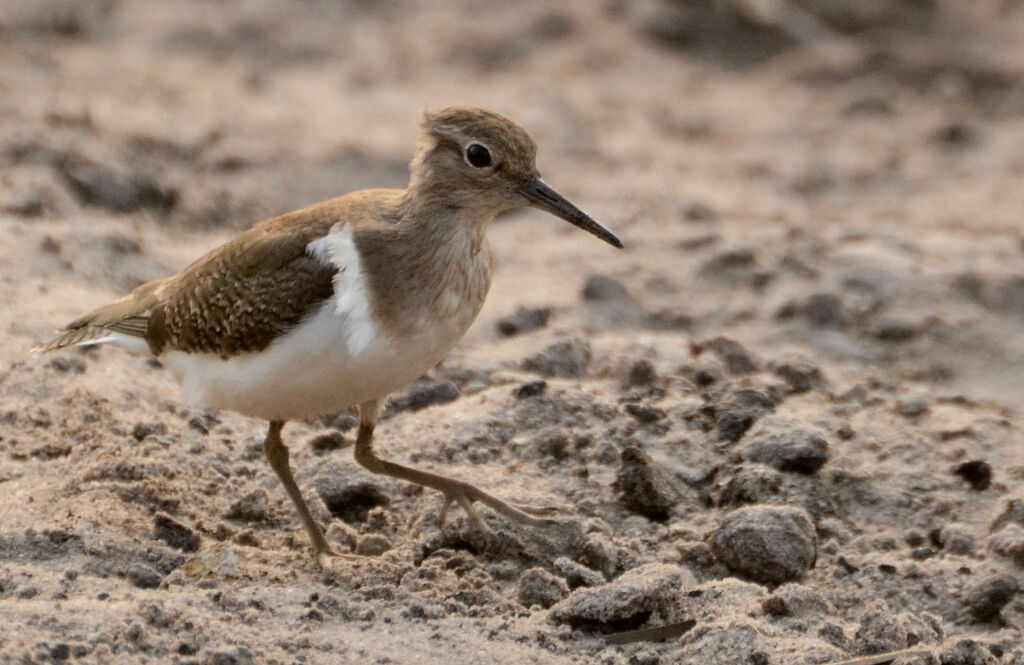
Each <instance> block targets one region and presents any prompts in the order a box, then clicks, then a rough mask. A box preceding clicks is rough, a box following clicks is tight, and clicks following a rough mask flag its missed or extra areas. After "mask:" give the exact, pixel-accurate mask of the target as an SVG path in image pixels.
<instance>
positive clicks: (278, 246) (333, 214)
mask: <svg viewBox="0 0 1024 665" xmlns="http://www.w3.org/2000/svg"><path fill="white" fill-rule="evenodd" d="M400 196H401V190H368V191H364V192H356V193H353V194H348V195H346V196H342V197H338V198H336V199H330V200H328V201H324V202H322V203H319V204H316V205H313V206H310V207H308V208H304V209H302V210H297V211H295V212H292V213H288V214H286V215H282V216H280V217H275V218H274V219H271V220H267V221H265V222H263V223H261V224H257V225H256V226H254V227H253V228H252V229H250V230H248V231H246V232H245V233H243V234H241V235H240V236H238V237H237V238H235V239H234V240H232V241H230V242H228V243H227V244H225V245H222V246H221V247H219V248H217V249H215V250H213V251H212V252H210V253H209V254H206V255H205V256H203V257H201V258H200V259H199V260H197V261H196V262H194V263H193V264H192V265H190V266H189V267H187V268H185V269H184V270H183V271H181V272H180V273H178V274H177V275H173V276H171V277H167V278H165V279H161V280H157V281H154V282H149V283H148V284H143V285H142V286H140V287H139V288H137V289H135V290H134V291H132V293H131V294H129V295H127V296H125V297H124V298H121V299H120V300H117V301H115V302H113V303H110V304H109V305H105V306H103V307H100V308H98V309H95V310H93V311H92V312H89V313H88V314H86V315H84V316H82V317H80V318H78V319H77V320H75V321H73V322H72V323H71V324H69V325H68V326H67V327H66V328H65V329H64V330H63V331H62V332H61V334H60V335H59V336H58V337H57V338H56V339H54V340H53V341H51V342H49V343H47V344H44V345H41V346H39V347H37V348H36V349H35V351H36V352H46V351H51V350H53V349H59V348H62V347H65V346H70V345H72V344H79V343H88V342H91V341H99V340H101V339H103V338H104V337H105V336H107V335H109V334H110V333H121V334H124V335H129V336H133V337H140V338H143V339H145V341H146V342H147V343H148V344H149V348H150V350H151V351H152V352H153V353H154V354H157V355H159V354H160V353H162V352H163V351H165V350H166V349H177V350H181V351H186V352H190V353H203V352H206V353H217V354H219V355H221V356H222V357H228V356H231V355H234V354H238V353H246V352H250V351H259V350H261V349H264V348H266V347H267V346H268V345H269V344H270V343H271V342H272V341H273V340H274V339H275V338H276V337H278V336H279V335H281V334H282V333H284V332H286V331H288V330H289V329H290V328H292V327H294V326H295V325H297V324H298V323H299V322H300V321H301V320H302V318H303V317H304V316H305V315H306V314H308V313H309V312H311V311H312V310H314V309H315V308H316V307H318V306H319V305H320V304H321V303H323V302H324V301H325V300H327V299H328V298H330V297H331V296H332V295H333V284H332V280H333V277H334V274H335V273H336V272H337V270H338V268H337V267H336V266H334V265H331V264H330V263H329V262H328V261H322V260H321V259H320V258H317V257H313V256H310V255H309V254H308V253H307V251H306V248H307V246H308V245H309V243H310V242H312V241H314V240H316V239H318V238H321V237H323V236H324V235H326V234H327V233H328V231H329V230H330V229H331V227H332V226H333V225H335V224H337V223H345V224H354V225H359V226H365V225H367V224H370V225H373V224H379V223H381V220H382V219H383V220H387V218H388V215H389V214H390V213H389V211H390V210H392V209H393V208H394V206H395V204H396V202H397V201H398V200H399V198H400Z"/></svg>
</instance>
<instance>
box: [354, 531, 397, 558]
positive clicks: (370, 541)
mask: <svg viewBox="0 0 1024 665" xmlns="http://www.w3.org/2000/svg"><path fill="white" fill-rule="evenodd" d="M390 549H391V541H390V540H388V539H387V538H386V537H385V536H382V535H381V534H379V533H368V534H366V535H364V536H360V538H359V540H358V541H357V542H356V548H355V553H356V554H358V555H360V556H379V555H381V554H384V553H385V552H387V551H388V550H390Z"/></svg>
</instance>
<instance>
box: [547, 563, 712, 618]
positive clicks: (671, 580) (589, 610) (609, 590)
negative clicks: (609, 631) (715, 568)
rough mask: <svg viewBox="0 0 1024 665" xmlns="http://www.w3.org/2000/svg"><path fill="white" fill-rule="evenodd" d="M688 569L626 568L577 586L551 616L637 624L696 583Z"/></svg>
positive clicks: (659, 565) (665, 566)
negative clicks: (597, 583)
mask: <svg viewBox="0 0 1024 665" xmlns="http://www.w3.org/2000/svg"><path fill="white" fill-rule="evenodd" d="M695 584H696V580H695V579H694V577H693V573H691V572H690V571H689V570H688V569H686V568H683V567H681V566H673V565H669V564H663V563H651V564H646V565H643V566H639V567H638V568H633V569H632V570H629V571H626V572H625V573H623V574H622V575H621V576H620V577H618V578H616V579H614V580H612V581H611V582H608V583H607V584H603V585H601V586H597V587H591V588H581V589H577V590H576V591H574V592H573V593H572V595H570V596H569V597H568V598H566V599H565V600H563V601H562V602H560V603H558V604H557V605H555V606H554V607H553V608H552V609H551V618H552V619H554V620H555V621H557V622H559V623H565V624H569V625H572V626H584V627H591V626H608V625H609V624H612V625H614V626H623V627H636V626H635V625H634V624H642V623H643V622H644V621H646V619H647V617H648V616H650V614H651V613H652V612H653V611H655V610H658V609H661V608H663V607H664V606H665V605H667V604H669V603H671V602H672V601H673V600H675V599H676V597H677V595H678V594H679V589H680V588H681V587H689V586H694V585H695Z"/></svg>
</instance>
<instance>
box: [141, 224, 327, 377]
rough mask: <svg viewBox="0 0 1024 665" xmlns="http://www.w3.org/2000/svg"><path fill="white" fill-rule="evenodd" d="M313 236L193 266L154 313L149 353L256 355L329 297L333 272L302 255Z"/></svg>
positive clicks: (224, 253) (232, 251) (264, 243)
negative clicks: (247, 353) (174, 350)
mask: <svg viewBox="0 0 1024 665" xmlns="http://www.w3.org/2000/svg"><path fill="white" fill-rule="evenodd" d="M310 231H311V229H302V230H301V231H295V232H291V233H278V234H272V235H258V234H254V235H256V237H254V238H245V239H243V238H239V241H237V242H234V243H231V244H230V245H227V246H225V247H224V248H222V250H221V251H219V252H217V253H216V254H215V255H212V256H210V257H209V258H208V259H207V260H205V261H201V262H198V263H196V264H193V265H192V266H190V267H189V268H187V269H186V270H185V271H184V272H182V273H181V274H180V275H178V276H177V277H176V278H175V280H174V282H175V283H174V285H173V288H169V289H167V290H166V295H165V297H164V298H161V299H160V301H159V302H158V303H157V304H156V305H155V306H154V307H153V308H152V311H151V313H150V315H149V323H148V326H147V327H146V331H145V339H146V341H147V342H148V343H149V347H150V349H152V351H153V353H155V354H157V355H159V354H160V353H161V352H163V351H164V350H165V349H168V348H170V349H177V350H180V351H186V352H189V353H196V352H207V353H216V354H219V355H220V356H222V357H228V356H232V355H236V354H239V353H246V352H250V351H260V350H262V349H264V348H266V347H267V346H268V345H269V344H270V343H271V342H272V341H274V339H275V338H276V337H278V336H279V335H281V334H282V333H285V332H287V331H288V330H289V329H291V328H292V327H294V326H296V325H298V323H299V322H300V321H301V320H302V318H303V317H304V316H305V315H306V314H307V313H309V312H310V311H312V310H314V309H315V308H316V307H318V306H319V305H320V304H322V303H323V302H324V301H325V300H327V299H328V298H330V297H331V295H333V285H332V279H333V277H334V274H335V272H337V268H335V267H334V266H330V265H326V264H325V263H323V262H322V261H320V260H319V259H317V258H314V257H312V256H310V255H309V254H307V253H306V246H307V245H309V243H310V242H312V241H313V240H314V239H316V238H317V237H318V236H317V234H316V233H311V232H310Z"/></svg>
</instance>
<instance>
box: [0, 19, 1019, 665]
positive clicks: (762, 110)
mask: <svg viewBox="0 0 1024 665" xmlns="http://www.w3.org/2000/svg"><path fill="white" fill-rule="evenodd" d="M1022 38H1024V6H1021V4H1020V3H1018V2H1010V1H1003V0H976V1H975V2H971V3H958V2H954V1H953V0H914V1H913V2H910V1H896V0H892V1H885V0H872V1H871V2H863V3H839V2H828V1H826V0H788V1H787V0H769V1H767V2H752V1H748V0H729V1H728V2H722V1H718V2H712V1H711V0H707V1H696V2H679V1H670V0H647V1H643V2H622V1H615V0H608V1H603V2H597V3H595V2H591V1H590V0H574V1H572V2H565V3H558V4H557V6H556V5H554V4H551V3H546V2H542V1H540V0H536V1H533V0H531V1H528V2H519V3H501V2H497V1H495V0H455V1H454V2H449V3H413V2H404V1H400V0H388V1H387V2H380V3H366V2H358V1H355V0H352V1H345V2H327V1H326V0H313V1H312V2H305V3H301V4H292V3H288V4H285V3H277V2H271V1H270V0H260V1H258V2H240V1H237V0H226V1H223V2H216V3H210V2H200V1H198V0H194V1H193V0H189V1H187V2H179V3H129V2H124V1H123V0H122V1H119V0H83V1H82V2H76V3H64V2H58V1H56V0H45V1H43V2H38V1H34V0H32V1H30V0H2V1H0V165H2V166H0V232H2V235H3V242H2V243H0V335H2V343H0V506H2V510H0V626H2V629H0V660H2V661H3V662H11V663H63V662H81V663H111V662H117V663H179V664H181V665H184V664H203V665H206V664H215V665H230V664H238V665H247V664H250V663H279V664H291V663H314V664H315V663H349V662H352V663H355V662H358V663H367V662H376V663H420V662H422V663H428V662H429V663H436V662H451V661H452V659H453V658H459V659H461V660H462V661H465V662H473V663H504V664H517V663H563V662H576V663H602V664H607V665H656V664H665V665H668V664H672V663H707V664H712V665H713V664H716V663H722V664H725V663H730V664H732V663H749V664H751V665H768V664H772V665H775V664H778V665H783V664H786V665H788V664H791V663H792V664H803V663H808V664H811V663H815V664H817V663H833V662H838V661H842V660H845V659H849V658H853V657H857V656H868V655H872V654H879V653H885V652H889V651H902V652H903V653H902V654H901V655H899V656H897V657H896V660H895V662H897V663H899V664H900V665H910V664H920V665H924V664H928V665H931V664H941V665H988V664H997V663H998V664H1003V665H1011V664H1012V665H1024V647H1022V646H1021V645H1022V644H1024V634H1022V633H1024V432H1022V429H1021V428H1022V424H1021V420H1020V418H1019V403H1020V400H1021V398H1022V397H1024V381H1022V380H1021V378H1020V377H1021V376H1022V373H1024V334H1022V332H1024V233H1022V232H1021V230H1020V219H1021V215H1022V214H1024V187H1021V184H1020V183H1021V176H1022V174H1024V39H1022ZM425 103H426V104H429V106H430V107H432V108H438V107H442V106H446V105H449V104H454V103H464V104H477V105H482V106H488V107H491V108H494V109H496V110H499V111H502V112H504V113H506V114H508V115H510V116H511V117H513V118H515V119H517V120H519V121H520V122H521V123H522V124H524V125H525V126H526V127H527V128H528V129H529V130H530V131H531V132H532V133H533V135H534V136H535V138H536V139H537V141H538V143H539V145H540V158H539V159H540V167H541V169H542V171H543V172H544V175H545V178H546V179H547V180H548V181H549V182H550V183H551V184H552V185H554V186H555V187H556V188H558V189H559V190H561V191H563V192H564V193H565V194H566V195H567V196H569V197H570V198H572V199H574V200H575V201H576V202H577V203H578V204H580V205H581V206H582V207H583V208H585V209H586V210H588V211H589V212H591V213H592V214H593V215H594V216H595V217H596V218H597V219H599V220H601V221H602V222H604V223H605V224H607V225H608V226H610V227H611V228H613V229H615V230H616V231H617V232H619V233H620V234H621V236H622V238H623V240H624V242H625V244H626V249H625V250H622V251H619V252H616V251H614V250H612V249H610V248H608V247H607V246H606V245H604V244H602V243H600V242H598V241H596V240H594V239H593V238H591V237H589V236H586V235H584V234H581V233H580V232H578V231H576V230H574V229H572V228H571V227H569V226H568V225H565V224H563V223H561V222H558V221H557V220H554V219H552V218H548V217H546V216H544V215H542V214H540V213H537V212H521V213H516V214H514V215H508V216H504V217H502V218H501V219H499V220H497V221H496V222H495V224H494V226H493V228H492V231H491V234H490V236H491V240H492V244H493V247H494V250H495V254H496V257H497V259H498V272H497V274H496V277H495V283H494V286H493V288H492V293H491V296H490V299H489V300H488V303H487V306H486V307H485V309H484V311H483V313H482V314H481V316H480V318H479V320H478V322H477V323H476V324H475V326H474V328H473V329H472V330H471V331H470V333H469V334H468V335H467V337H466V339H465V340H464V341H463V343H462V344H461V345H460V346H459V348H458V349H457V350H456V352H455V353H454V354H453V355H452V356H451V357H450V358H449V359H447V360H446V361H444V362H443V363H442V364H441V365H440V366H439V367H437V368H435V369H434V370H433V371H432V372H431V373H430V374H428V375H427V376H425V377H423V378H422V379H421V380H419V381H418V382H417V383H416V384H414V385H413V386H410V387H409V389H407V390H406V391H404V392H402V393H401V394H398V395H395V396H394V397H393V399H392V400H391V403H390V405H389V407H388V409H387V411H386V414H385V418H386V419H385V420H384V422H383V423H382V425H381V427H380V428H379V429H378V441H379V443H378V447H379V449H380V451H381V452H382V453H383V454H385V455H387V456H389V457H391V458H394V459H396V460H402V461H405V462H407V463H411V464H414V465H417V466H420V467H423V468H429V469H433V470H437V471H440V472H442V473H446V474H449V475H453V476H455V477H458V478H462V479H465V480H468V481H470V482H473V483H477V484H479V485H480V486H481V487H484V488H485V489H487V490H488V491H491V492H493V493H494V494H496V495H498V496H500V497H503V498H507V499H509V500H511V501H514V502H518V503H528V504H536V505H550V506H554V507H556V508H557V509H558V518H557V519H558V520H559V522H560V527H559V528H556V529H550V530H543V531H539V530H528V529H523V528H521V527H519V526H516V525H512V524H509V523H507V522H505V521H504V520H503V519H502V518H500V517H499V516H497V515H495V514H493V513H491V512H489V511H486V510H484V511H483V513H484V516H485V518H486V520H487V521H488V523H489V524H490V525H491V528H492V531H493V533H492V536H491V537H490V538H485V537H484V536H483V535H482V534H481V533H479V532H478V531H476V530H475V529H474V528H473V525H472V524H471V523H469V521H468V520H467V519H466V518H465V516H464V515H462V514H461V513H460V512H459V511H454V510H453V511H452V512H451V515H450V516H449V519H448V522H447V523H445V524H444V525H441V524H439V523H438V513H439V509H440V500H439V497H438V496H437V495H435V494H433V493H430V492H425V491H422V490H421V489H419V488H417V487H412V486H409V485H406V484H403V483H399V482H394V481H391V480H388V479H382V478H378V477H374V476H371V475H369V474H368V473H366V472H364V471H363V470H362V469H361V468H360V467H359V466H358V465H357V464H356V463H355V461H354V460H353V459H352V453H351V447H352V443H353V440H354V430H353V426H354V424H355V421H354V419H353V417H352V414H351V413H350V412H340V413H337V414H332V415H331V416H328V417H326V418H323V419H321V420H319V421H317V422H307V423H291V424H289V425H288V427H287V428H286V429H285V432H284V435H285V441H286V442H287V443H288V444H289V445H290V447H291V449H292V463H293V466H294V468H295V469H296V476H297V479H298V482H299V484H300V486H301V487H302V488H303V489H304V491H305V492H306V494H307V496H308V497H310V498H311V499H313V501H312V504H313V508H314V511H315V512H316V513H317V518H318V519H319V520H320V521H321V522H322V523H323V524H324V525H325V526H326V527H327V528H328V535H329V538H330V539H331V540H332V542H334V543H335V544H336V547H337V549H338V550H339V551H342V552H352V553H357V554H361V555H364V556H365V558H364V559H362V560H360V561H351V560H347V559H339V560H336V561H334V562H332V565H331V566H330V568H328V569H327V570H324V571H321V570H320V569H319V568H318V567H317V566H316V565H315V564H314V562H313V561H312V559H311V557H310V554H309V550H308V545H307V539H306V535H305V533H304V532H303V531H302V529H301V526H300V525H299V523H298V520H297V518H296V516H295V514H294V512H293V509H292V507H291V505H290V503H289V502H288V499H287V497H286V496H285V494H284V492H283V491H282V489H281V487H280V485H279V484H278V482H277V480H276V478H275V476H274V474H273V472H272V471H271V470H270V468H269V466H268V465H267V464H266V462H265V461H264V460H263V458H262V452H261V447H260V444H261V440H262V437H263V434H264V427H265V424H263V423H260V422H256V421H251V420H248V419H245V418H242V417H240V416H236V415H234V414H230V413H215V412H202V411H196V410H191V409H188V408H186V407H184V406H183V405H182V403H181V402H180V399H179V393H178V388H177V386H176V385H175V384H174V382H173V380H172V378H171V377H170V376H169V375H168V373H166V372H165V371H164V370H163V369H162V368H161V367H160V364H159V363H158V362H156V361H153V360H147V359H145V358H141V357H136V356H131V355H128V354H126V353H124V352H122V351H120V350H117V349H111V348H101V349H91V350H90V349H86V350H80V351H72V352H68V353H61V354H55V355H52V356H46V357H43V358H32V357H29V355H28V350H29V349H30V348H31V347H32V345H33V344H34V343H37V342H39V341H41V340H43V339H45V338H46V337H47V336H48V334H49V333H50V331H52V330H53V329H54V328H56V327H58V326H59V325H61V324H62V323H65V322H67V321H68V320H70V319H71V318H73V317H74V316H75V315H76V314H78V313H79V312H80V311H82V310H84V309H86V308H88V307H90V306H93V305H97V304H100V303H102V302H105V301H107V300H109V299H111V298H113V297H116V296H117V295H118V294H120V293H123V292H124V291H125V290H127V289H130V288H132V287H133V286H135V285H137V284H139V283H141V282H143V281H146V280H149V279H153V278H156V277H160V276H163V275H165V274H169V273H171V272H173V271H176V270H179V269H181V268H182V267H184V266H185V265H187V264H188V263H189V262H190V261H191V260H192V259H194V258H195V257H197V256H198V255H200V254H201V253H203V252H204V251H207V250H208V249H210V248H212V247H214V246H216V245H217V244H218V243H220V242H223V241H224V240H225V239H227V238H229V237H230V236H231V235H233V234H235V233H237V232H238V231H239V230H241V229H244V228H246V227H247V226H249V225H251V224H252V223H254V222H256V221H259V220H260V219H261V218H264V217H266V216H269V215H272V214H276V213H280V212H284V211H287V210H289V209H292V208H295V207H297V206H300V205H303V204H306V203H311V202H314V201H317V200H320V199H323V198H326V197H329V196H332V195H336V194H340V193H343V192H345V191H350V190H353V189H359V188H363V187H368V186H402V185H403V184H404V182H405V178H406V174H407V172H406V167H405V164H406V162H407V161H408V159H409V157H410V156H411V154H412V150H413V147H414V143H415V139H416V136H417V128H416V123H417V120H418V118H417V115H418V113H419V111H420V109H421V108H422V107H423V106H424V104H425Z"/></svg>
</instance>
